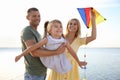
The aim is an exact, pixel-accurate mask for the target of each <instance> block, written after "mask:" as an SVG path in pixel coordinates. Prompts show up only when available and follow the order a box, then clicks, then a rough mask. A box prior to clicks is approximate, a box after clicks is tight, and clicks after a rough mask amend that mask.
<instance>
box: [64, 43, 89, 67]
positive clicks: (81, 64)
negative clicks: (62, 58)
mask: <svg viewBox="0 0 120 80" xmlns="http://www.w3.org/2000/svg"><path fill="white" fill-rule="evenodd" d="M66 47H67V49H68V51H69V52H70V54H71V55H72V56H73V57H74V59H75V60H76V61H77V63H78V64H79V66H80V67H81V68H82V66H85V65H86V64H87V63H86V62H83V61H80V60H79V58H78V57H77V55H76V53H75V51H74V50H73V49H72V47H71V46H70V44H69V43H68V42H66Z"/></svg>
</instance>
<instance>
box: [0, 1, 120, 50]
mask: <svg viewBox="0 0 120 80" xmlns="http://www.w3.org/2000/svg"><path fill="white" fill-rule="evenodd" d="M30 7H36V8H38V9H39V11H40V14H41V22H40V25H39V27H38V31H39V32H40V33H41V35H42V34H43V25H44V22H45V21H48V20H49V21H50V20H53V19H59V20H60V21H61V22H62V23H63V28H64V33H65V29H66V24H67V22H68V20H69V19H71V18H77V19H79V20H80V23H81V29H82V36H83V37H84V36H85V35H86V33H90V30H89V29H87V28H86V26H85V25H84V23H83V21H82V19H81V17H80V15H79V13H78V11H77V8H83V7H93V8H95V9H96V10H97V11H98V12H99V13H100V14H101V15H102V16H104V17H105V18H106V19H107V20H106V21H105V22H102V23H100V24H98V25H97V39H96V40H94V41H93V42H91V43H89V44H88V45H87V47H120V36H119V34H120V20H119V19H120V1H119V0H12V1H11V0H1V1H0V10H1V13H0V48H2V47H21V42H20V33H21V30H22V29H23V28H24V27H25V26H27V25H28V21H27V19H26V12H27V9H28V8H30Z"/></svg>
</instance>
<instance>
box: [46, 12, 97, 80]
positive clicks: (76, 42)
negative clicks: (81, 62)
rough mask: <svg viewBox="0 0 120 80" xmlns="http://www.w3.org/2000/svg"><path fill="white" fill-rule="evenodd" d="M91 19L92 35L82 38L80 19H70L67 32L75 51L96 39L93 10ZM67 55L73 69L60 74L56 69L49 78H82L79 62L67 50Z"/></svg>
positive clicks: (54, 79)
mask: <svg viewBox="0 0 120 80" xmlns="http://www.w3.org/2000/svg"><path fill="white" fill-rule="evenodd" d="M91 20H92V33H91V36H89V37H85V38H81V37H80V34H81V32H80V22H79V20H78V19H76V18H73V19H71V20H69V21H68V24H67V33H66V36H65V37H66V40H67V41H68V42H69V43H70V44H71V47H72V48H73V49H74V51H76V53H77V51H78V49H79V47H80V46H82V45H86V44H88V43H89V42H91V41H93V40H95V39H96V23H95V14H94V12H93V11H92V10H91ZM66 56H67V58H68V59H69V61H70V63H71V64H72V69H71V70H70V71H69V72H68V73H66V74H64V75H63V74H59V73H56V72H54V71H51V73H50V75H49V79H48V80H80V76H79V75H80V74H79V69H78V64H77V62H76V61H75V60H74V58H73V57H72V56H71V55H70V54H69V52H68V51H67V50H66Z"/></svg>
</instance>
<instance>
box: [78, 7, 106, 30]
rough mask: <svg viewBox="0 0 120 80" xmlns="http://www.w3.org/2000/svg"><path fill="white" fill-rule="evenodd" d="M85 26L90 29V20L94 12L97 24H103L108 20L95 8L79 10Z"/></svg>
mask: <svg viewBox="0 0 120 80" xmlns="http://www.w3.org/2000/svg"><path fill="white" fill-rule="evenodd" d="M77 10H78V12H79V14H80V16H81V18H82V20H83V22H84V24H85V25H86V26H87V28H90V27H91V26H92V25H91V20H90V11H91V10H93V12H94V13H95V15H96V24H99V23H101V22H104V21H105V20H106V19H105V18H104V17H103V16H102V15H101V14H100V13H99V12H98V11H97V10H95V9H94V8H92V7H88V8H77Z"/></svg>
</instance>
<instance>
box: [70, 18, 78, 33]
mask: <svg viewBox="0 0 120 80" xmlns="http://www.w3.org/2000/svg"><path fill="white" fill-rule="evenodd" d="M77 29H78V25H77V21H75V20H71V21H70V22H69V24H68V31H69V32H76V31H77Z"/></svg>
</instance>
